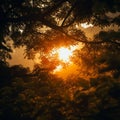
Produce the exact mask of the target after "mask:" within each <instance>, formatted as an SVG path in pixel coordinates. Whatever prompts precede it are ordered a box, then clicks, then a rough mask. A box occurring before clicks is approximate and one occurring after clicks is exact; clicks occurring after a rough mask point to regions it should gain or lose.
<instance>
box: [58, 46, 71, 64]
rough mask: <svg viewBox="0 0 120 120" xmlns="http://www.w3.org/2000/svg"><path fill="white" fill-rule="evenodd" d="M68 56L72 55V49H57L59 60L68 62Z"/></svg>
mask: <svg viewBox="0 0 120 120" xmlns="http://www.w3.org/2000/svg"><path fill="white" fill-rule="evenodd" d="M70 56H72V51H71V50H70V49H68V48H64V47H61V48H59V49H58V57H59V60H61V61H63V62H69V61H70Z"/></svg>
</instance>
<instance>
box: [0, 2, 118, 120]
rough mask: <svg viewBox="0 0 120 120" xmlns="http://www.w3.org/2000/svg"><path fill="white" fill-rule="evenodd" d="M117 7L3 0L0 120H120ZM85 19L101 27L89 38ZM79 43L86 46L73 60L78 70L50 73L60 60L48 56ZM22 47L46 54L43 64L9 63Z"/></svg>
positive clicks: (0, 9)
mask: <svg viewBox="0 0 120 120" xmlns="http://www.w3.org/2000/svg"><path fill="white" fill-rule="evenodd" d="M119 5H120V1H119V0H0V87H1V88H0V119H1V120H8V119H11V120H83V119H84V120H118V119H119V118H120V115H119V113H120V95H119V93H120V29H119V26H120V7H119ZM81 23H87V24H92V26H93V27H92V29H94V30H96V29H95V27H100V28H101V30H100V31H98V33H97V34H96V35H94V37H93V38H88V36H86V34H85V32H84V31H83V29H81V27H80V24H81ZM110 26H111V29H108V27H110ZM105 28H106V29H105ZM11 42H13V46H11ZM78 43H82V44H83V47H82V48H81V49H80V50H76V51H74V55H73V56H72V58H71V59H72V60H73V62H74V63H75V64H76V65H77V66H78V69H77V71H78V74H77V76H73V75H69V76H68V77H67V80H66V81H64V80H63V79H62V78H59V77H58V76H56V75H54V74H52V73H51V71H52V70H53V69H54V68H55V65H56V64H57V63H56V61H57V60H56V58H54V57H52V59H51V58H50V57H48V56H47V55H48V54H49V51H51V50H52V49H53V48H54V47H60V46H69V45H74V44H78ZM20 46H25V47H26V51H25V55H26V56H27V58H30V59H33V58H34V57H35V55H36V53H38V52H43V53H44V54H43V56H42V59H41V60H42V64H43V67H41V66H40V65H39V64H36V65H35V66H34V68H33V70H32V71H30V70H29V68H25V67H23V66H22V65H14V66H10V65H9V64H8V63H7V61H6V60H7V59H8V58H9V59H10V58H11V57H12V56H10V53H11V52H12V51H13V50H14V48H15V47H18V48H19V47H20ZM46 56H47V57H46ZM57 62H58V61H57ZM46 64H47V67H49V68H50V69H46V67H45V65H46ZM66 66H67V65H66ZM66 68H67V67H66ZM73 72H74V71H73Z"/></svg>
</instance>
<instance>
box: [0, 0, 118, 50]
mask: <svg viewBox="0 0 120 120" xmlns="http://www.w3.org/2000/svg"><path fill="white" fill-rule="evenodd" d="M0 11H1V12H0V18H1V19H0V22H1V27H0V28H1V32H0V34H1V35H0V36H1V37H0V41H1V42H0V46H1V49H3V50H8V49H9V48H7V46H6V40H5V37H6V36H10V37H11V38H12V39H13V41H14V45H15V46H20V45H26V46H27V50H26V51H28V50H31V49H34V50H36V49H37V50H38V49H41V48H42V47H43V46H44V44H46V42H47V41H48V42H50V41H51V42H52V43H53V41H52V40H53V37H54V36H56V35H58V34H56V33H55V34H54V30H55V31H57V32H60V33H61V35H60V37H61V38H63V37H64V36H66V37H67V38H69V41H70V39H74V40H76V41H79V42H83V43H99V44H100V43H106V42H112V43H115V44H118V45H119V38H118V37H117V38H116V39H113V40H112V41H111V40H107V41H106V40H103V39H98V40H97V39H94V40H93V41H92V42H91V41H89V40H88V39H87V38H86V39H85V38H84V39H83V38H81V37H78V36H77V31H78V30H77V29H76V28H75V24H79V23H83V22H88V23H92V24H93V25H94V26H102V27H104V26H109V25H111V24H116V25H119V15H115V16H114V17H112V16H111V15H109V13H111V14H113V13H117V12H119V1H116V0H102V1H99V0H89V1H87V0H75V1H71V0H60V1H56V0H49V1H48V0H43V1H41V0H35V1H34V0H30V1H26V0H18V1H15V0H1V2H0ZM44 27H45V28H46V30H45V29H44ZM48 28H49V29H48ZM74 29H75V30H74ZM76 30H77V31H76ZM49 31H51V32H50V33H51V34H50V36H49ZM52 31H53V32H52ZM70 31H71V32H70ZM73 33H74V35H73ZM115 33H116V34H117V32H115ZM62 34H63V35H62ZM52 36H53V37H52ZM57 37H58V36H57ZM38 46H39V47H38Z"/></svg>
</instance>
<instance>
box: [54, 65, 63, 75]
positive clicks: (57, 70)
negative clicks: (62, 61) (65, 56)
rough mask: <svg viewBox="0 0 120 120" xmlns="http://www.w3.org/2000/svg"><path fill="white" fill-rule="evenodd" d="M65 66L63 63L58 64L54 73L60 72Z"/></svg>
mask: <svg viewBox="0 0 120 120" xmlns="http://www.w3.org/2000/svg"><path fill="white" fill-rule="evenodd" d="M62 68H63V66H62V65H58V66H57V67H56V68H55V69H54V70H53V73H56V72H59V71H60V70H61V69H62Z"/></svg>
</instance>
